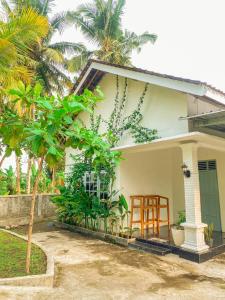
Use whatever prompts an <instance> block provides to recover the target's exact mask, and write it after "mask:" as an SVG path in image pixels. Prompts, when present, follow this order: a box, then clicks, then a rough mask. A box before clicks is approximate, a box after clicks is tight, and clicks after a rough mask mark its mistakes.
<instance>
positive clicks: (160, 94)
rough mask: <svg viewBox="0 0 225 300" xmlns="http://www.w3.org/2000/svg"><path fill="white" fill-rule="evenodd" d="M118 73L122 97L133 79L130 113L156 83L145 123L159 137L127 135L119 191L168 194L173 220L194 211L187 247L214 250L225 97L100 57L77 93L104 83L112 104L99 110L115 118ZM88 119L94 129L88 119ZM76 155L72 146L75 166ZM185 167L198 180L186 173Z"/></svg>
mask: <svg viewBox="0 0 225 300" xmlns="http://www.w3.org/2000/svg"><path fill="white" fill-rule="evenodd" d="M117 76H118V78H119V83H120V85H119V86H120V88H119V89H120V95H121V94H122V93H123V90H124V84H125V78H127V99H128V100H127V104H126V107H125V110H124V111H125V115H129V114H130V113H131V112H132V111H133V110H134V108H135V106H136V104H137V101H138V99H139V98H140V96H141V95H142V93H143V89H144V87H145V85H146V83H149V87H148V91H147V93H146V95H145V100H144V104H143V108H142V114H143V117H144V118H143V120H142V123H143V125H144V126H145V127H148V128H150V129H157V130H158V135H159V138H158V139H156V140H154V141H152V142H148V143H143V144H135V143H134V141H133V140H132V137H131V136H130V135H129V134H126V135H124V136H123V138H122V140H121V142H120V144H119V145H118V146H117V148H116V149H119V150H121V151H122V153H123V157H124V160H123V161H122V163H121V165H120V167H119V169H118V170H117V188H119V189H120V190H121V192H122V193H123V194H124V195H125V196H126V197H127V199H129V196H130V195H135V194H136V195H137V194H160V195H164V196H167V197H168V198H169V201H170V219H171V223H175V222H176V220H177V216H178V212H179V211H180V210H182V209H185V210H186V223H185V224H184V229H185V242H184V244H183V245H182V247H183V248H184V249H187V250H191V251H194V252H197V253H200V252H202V251H206V250H207V248H208V246H207V245H206V244H205V241H204V227H205V226H206V224H209V223H213V224H214V227H215V230H217V231H221V232H222V231H223V232H225V139H224V138H225V94H224V93H223V92H222V91H220V90H218V89H216V88H214V87H212V86H210V85H208V84H206V83H202V82H200V81H194V80H189V79H183V78H178V77H173V76H168V75H164V74H158V73H154V72H149V71H146V70H142V69H137V68H131V67H122V66H119V65H112V64H109V63H105V62H100V61H94V60H91V61H89V63H88V64H87V66H86V67H85V69H84V70H83V72H82V74H81V76H80V78H79V80H78V82H77V84H76V86H75V87H74V92H75V93H81V92H82V91H83V90H84V88H89V89H92V90H93V89H94V88H95V87H96V85H99V86H100V88H101V90H102V91H103V93H104V97H105V100H104V101H103V102H100V103H99V104H98V105H97V108H96V113H99V114H101V115H102V116H103V118H104V119H107V118H109V116H110V114H111V112H112V110H113V106H114V99H115V95H116V92H117V88H116V78H117ZM82 118H83V120H84V121H85V122H86V124H87V125H88V122H89V120H88V119H87V118H86V116H85V115H83V116H82ZM101 130H102V131H104V123H103V125H102V128H101ZM70 154H71V150H70V149H68V151H67V159H66V165H67V166H69V165H70V164H71V158H70ZM183 164H185V165H186V166H187V168H188V170H190V172H191V176H190V177H186V176H184V174H183V170H182V165H183Z"/></svg>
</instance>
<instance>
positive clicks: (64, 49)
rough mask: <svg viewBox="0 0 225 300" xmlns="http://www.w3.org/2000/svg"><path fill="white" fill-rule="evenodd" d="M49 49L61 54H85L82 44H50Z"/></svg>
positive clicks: (85, 49) (85, 50)
mask: <svg viewBox="0 0 225 300" xmlns="http://www.w3.org/2000/svg"><path fill="white" fill-rule="evenodd" d="M49 48H52V49H55V50H58V51H60V53H62V54H69V55H70V54H77V53H82V52H87V48H86V47H85V45H84V44H82V43H73V42H58V43H54V44H50V45H49Z"/></svg>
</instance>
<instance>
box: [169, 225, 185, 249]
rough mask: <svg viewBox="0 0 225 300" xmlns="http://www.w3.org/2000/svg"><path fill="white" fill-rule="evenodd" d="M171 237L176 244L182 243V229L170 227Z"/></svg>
mask: <svg viewBox="0 0 225 300" xmlns="http://www.w3.org/2000/svg"><path fill="white" fill-rule="evenodd" d="M171 232H172V237H173V241H174V244H175V245H176V246H181V245H182V244H183V243H184V230H183V229H178V228H177V227H172V228H171Z"/></svg>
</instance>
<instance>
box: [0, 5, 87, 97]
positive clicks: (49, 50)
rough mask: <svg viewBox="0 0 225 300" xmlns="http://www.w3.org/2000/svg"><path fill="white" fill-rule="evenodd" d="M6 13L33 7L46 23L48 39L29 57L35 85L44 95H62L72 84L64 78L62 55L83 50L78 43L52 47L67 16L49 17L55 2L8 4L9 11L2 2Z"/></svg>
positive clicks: (66, 77) (63, 59) (67, 78)
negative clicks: (53, 38)
mask: <svg viewBox="0 0 225 300" xmlns="http://www.w3.org/2000/svg"><path fill="white" fill-rule="evenodd" d="M1 2H2V4H3V7H4V8H5V11H6V12H7V13H8V14H10V13H11V12H12V11H14V12H15V11H16V12H17V14H20V12H21V9H24V8H27V7H32V8H33V9H35V10H36V11H37V12H38V13H39V14H40V15H42V16H44V17H46V18H47V19H48V21H49V26H50V30H49V32H48V35H47V36H46V37H45V38H44V39H42V40H41V41H40V43H38V44H36V45H35V46H34V47H32V48H31V49H30V53H29V56H30V57H31V58H32V60H33V61H35V71H36V72H35V77H34V81H40V83H41V84H42V85H43V87H44V90H45V92H46V93H48V94H50V93H52V92H57V93H60V94H62V93H63V92H64V89H65V88H67V87H68V88H69V87H70V86H71V80H70V79H69V77H68V76H67V75H66V74H65V68H64V66H65V54H73V55H75V54H78V53H81V52H83V51H84V50H85V47H84V46H83V45H82V44H80V43H72V42H63V41H62V42H58V43H52V42H51V41H52V37H53V35H54V34H55V33H56V32H60V33H61V32H62V31H63V30H64V28H65V26H66V18H65V16H66V13H61V14H56V15H54V16H53V17H50V13H51V11H52V7H53V5H54V0H11V1H10V3H12V7H11V8H10V6H9V5H8V3H7V1H6V0H1Z"/></svg>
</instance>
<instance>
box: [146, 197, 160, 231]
mask: <svg viewBox="0 0 225 300" xmlns="http://www.w3.org/2000/svg"><path fill="white" fill-rule="evenodd" d="M157 200H158V198H157V197H155V196H152V195H147V196H145V197H144V206H143V210H144V212H143V216H144V221H143V226H144V227H145V226H147V229H148V228H149V225H152V228H153V234H155V222H156V213H157Z"/></svg>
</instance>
